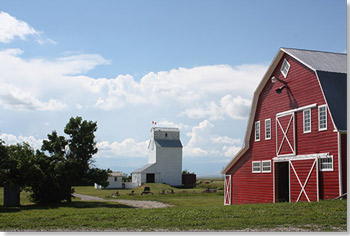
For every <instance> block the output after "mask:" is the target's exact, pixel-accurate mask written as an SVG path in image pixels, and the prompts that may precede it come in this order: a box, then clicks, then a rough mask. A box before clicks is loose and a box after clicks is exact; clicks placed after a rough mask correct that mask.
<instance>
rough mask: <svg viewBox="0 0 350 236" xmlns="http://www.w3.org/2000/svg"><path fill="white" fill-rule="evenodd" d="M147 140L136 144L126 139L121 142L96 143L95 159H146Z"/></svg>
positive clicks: (130, 139)
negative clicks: (96, 152)
mask: <svg viewBox="0 0 350 236" xmlns="http://www.w3.org/2000/svg"><path fill="white" fill-rule="evenodd" d="M148 142H149V141H148V140H147V141H143V142H136V141H135V140H134V139H133V138H126V139H124V140H123V141H122V142H117V141H116V142H113V143H110V142H108V141H102V142H98V143H97V148H98V149H99V150H98V154H97V157H103V158H117V157H122V158H125V157H130V158H136V157H146V156H147V154H148V149H147V145H148Z"/></svg>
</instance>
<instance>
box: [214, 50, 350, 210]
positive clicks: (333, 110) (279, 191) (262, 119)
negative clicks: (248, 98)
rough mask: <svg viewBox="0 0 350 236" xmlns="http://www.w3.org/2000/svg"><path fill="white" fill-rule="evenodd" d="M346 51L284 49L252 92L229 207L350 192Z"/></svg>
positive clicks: (231, 171)
mask: <svg viewBox="0 0 350 236" xmlns="http://www.w3.org/2000/svg"><path fill="white" fill-rule="evenodd" d="M346 88H347V78H346V54H342V53H330V52H320V51H310V50H300V49H291V48H280V50H279V51H278V53H277V55H276V56H275V58H274V60H273V61H272V64H271V65H270V67H269V68H268V70H267V72H266V73H265V75H264V77H263V79H262V80H261V82H260V84H259V85H258V87H257V89H256V90H255V92H254V97H253V101H252V107H251V111H250V115H249V119H248V124H247V130H246V134H245V139H244V144H243V147H242V149H241V150H240V151H239V152H238V153H237V154H236V156H235V157H234V158H233V159H232V160H231V161H230V162H229V164H228V165H227V166H226V167H225V168H224V170H223V171H222V172H221V173H222V174H225V176H226V179H225V198H224V203H225V205H229V204H239V203H265V202H282V201H287V202H298V201H318V200H319V199H331V198H336V197H338V196H341V195H342V194H344V193H346V162H347V160H346V158H347V157H346V143H347V141H346V129H347V127H346V123H347V119H346V102H347V101H346V99H347V98H346V92H347V91H346Z"/></svg>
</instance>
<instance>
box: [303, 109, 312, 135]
mask: <svg viewBox="0 0 350 236" xmlns="http://www.w3.org/2000/svg"><path fill="white" fill-rule="evenodd" d="M306 112H309V114H310V115H309V117H310V129H309V130H305V128H306V126H305V125H306V122H305V113H306ZM303 133H304V134H306V133H311V109H306V110H303Z"/></svg>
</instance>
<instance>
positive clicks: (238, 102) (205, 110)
mask: <svg viewBox="0 0 350 236" xmlns="http://www.w3.org/2000/svg"><path fill="white" fill-rule="evenodd" d="M250 105H251V101H250V100H249V99H244V98H242V97H241V96H237V97H235V98H233V97H232V96H231V95H226V96H224V97H222V98H221V100H220V105H217V104H216V103H215V102H214V101H211V102H209V103H205V104H203V105H197V106H195V107H193V108H189V109H186V110H185V111H183V112H181V113H180V117H183V116H187V117H189V118H192V119H203V118H207V119H209V120H222V119H225V117H226V116H228V117H230V118H232V119H246V118H247V117H248V115H249V111H250Z"/></svg>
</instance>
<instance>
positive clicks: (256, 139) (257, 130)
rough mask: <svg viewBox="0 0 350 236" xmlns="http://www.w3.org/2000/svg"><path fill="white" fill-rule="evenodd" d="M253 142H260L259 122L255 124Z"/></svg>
mask: <svg viewBox="0 0 350 236" xmlns="http://www.w3.org/2000/svg"><path fill="white" fill-rule="evenodd" d="M255 141H260V121H256V122H255Z"/></svg>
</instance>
